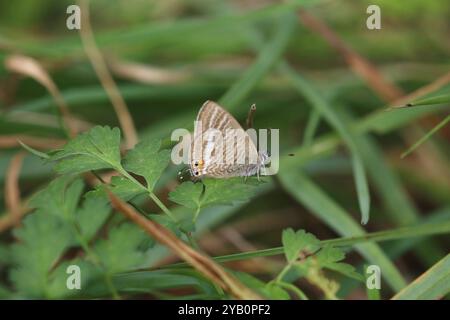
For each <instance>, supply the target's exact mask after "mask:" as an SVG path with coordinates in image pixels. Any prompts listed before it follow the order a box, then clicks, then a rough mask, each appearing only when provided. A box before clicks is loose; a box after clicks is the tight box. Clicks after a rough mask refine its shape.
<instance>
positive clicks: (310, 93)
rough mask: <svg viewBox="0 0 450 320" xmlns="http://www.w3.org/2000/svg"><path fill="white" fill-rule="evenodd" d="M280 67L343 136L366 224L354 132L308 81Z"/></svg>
mask: <svg viewBox="0 0 450 320" xmlns="http://www.w3.org/2000/svg"><path fill="white" fill-rule="evenodd" d="M280 69H281V70H282V71H283V72H284V73H285V74H287V75H288V76H289V78H290V80H291V81H292V84H293V85H294V88H295V89H297V90H298V91H299V92H300V94H302V95H303V96H305V98H306V99H307V100H308V101H309V102H310V104H311V105H312V106H313V107H314V109H316V110H317V111H318V112H320V114H321V116H322V117H323V118H325V119H326V120H327V121H328V123H329V124H330V125H332V126H333V127H334V128H335V129H336V131H337V132H338V133H339V135H340V136H341V137H342V138H343V140H344V141H345V143H346V145H347V146H348V147H349V149H350V152H351V153H352V162H353V175H354V179H355V184H356V190H357V195H358V202H359V207H360V210H361V223H362V224H366V223H367V222H368V220H369V211H370V193H369V187H368V182H367V177H366V172H365V169H364V164H363V162H362V160H361V155H360V152H359V150H358V148H357V147H356V145H355V142H354V139H355V138H354V134H353V132H352V131H351V130H350V128H348V126H347V125H346V124H345V123H344V122H343V121H342V120H341V119H340V117H339V115H338V113H337V112H336V111H335V110H334V109H333V108H332V107H331V106H330V105H329V103H328V102H327V101H326V100H325V99H323V98H322V96H321V95H320V94H319V93H318V92H317V91H316V90H315V89H314V87H313V86H311V85H310V84H309V83H308V81H306V80H305V79H304V78H303V77H301V76H300V75H299V74H297V73H296V72H295V71H293V70H292V69H291V68H290V67H289V65H288V64H286V63H283V64H281V66H280Z"/></svg>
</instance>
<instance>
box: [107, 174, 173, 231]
mask: <svg viewBox="0 0 450 320" xmlns="http://www.w3.org/2000/svg"><path fill="white" fill-rule="evenodd" d="M115 169H116V170H117V171H118V172H119V173H120V174H121V175H123V176H124V177H125V178H127V179H128V180H130V181H131V182H133V183H134V184H135V185H137V186H138V187H139V188H141V189H142V190H144V191H145V192H147V193H148V195H149V196H150V198H151V199H152V200H153V201H154V202H155V203H156V205H157V206H158V207H159V208H160V209H161V210H162V211H163V212H164V213H165V214H167V216H168V217H169V218H171V219H172V220H173V221H174V222H175V223H177V222H178V220H177V219H176V218H175V216H174V215H173V213H172V212H171V211H170V210H169V208H167V207H166V205H165V204H164V203H163V202H162V201H161V200H159V198H158V197H157V196H156V195H155V194H154V193H153V192H152V191H151V190H150V189H148V188H146V187H144V186H143V185H142V184H141V183H140V182H139V181H137V180H136V179H135V178H133V176H132V175H130V174H129V173H128V172H127V171H126V170H125V169H124V168H122V167H116V168H115Z"/></svg>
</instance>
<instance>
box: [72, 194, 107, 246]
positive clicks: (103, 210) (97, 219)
mask: <svg viewBox="0 0 450 320" xmlns="http://www.w3.org/2000/svg"><path fill="white" fill-rule="evenodd" d="M110 211H111V208H110V207H109V205H108V204H107V203H106V202H104V201H99V200H98V199H95V198H92V197H87V198H86V199H85V200H84V201H83V204H82V207H81V208H79V209H78V210H77V212H76V218H77V223H78V226H79V228H80V233H81V235H82V236H83V237H84V238H85V239H86V240H88V241H89V240H91V239H92V237H94V236H95V234H96V233H97V231H98V229H100V227H101V226H102V225H103V224H104V223H105V221H106V218H107V217H108V215H109V213H110Z"/></svg>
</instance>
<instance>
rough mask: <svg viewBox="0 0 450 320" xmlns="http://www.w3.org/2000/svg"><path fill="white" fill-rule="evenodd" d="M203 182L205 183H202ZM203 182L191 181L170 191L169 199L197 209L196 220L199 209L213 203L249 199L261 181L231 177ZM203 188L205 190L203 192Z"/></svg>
mask: <svg viewBox="0 0 450 320" xmlns="http://www.w3.org/2000/svg"><path fill="white" fill-rule="evenodd" d="M202 183H203V184H202ZM202 183H199V182H197V183H193V182H191V181H187V182H184V183H182V184H180V185H179V186H178V187H177V188H176V189H175V190H174V191H172V192H170V193H169V199H170V200H171V201H173V202H175V203H178V204H180V205H182V206H185V207H187V208H189V209H194V210H196V213H195V215H194V220H196V217H197V215H198V213H199V210H200V209H202V208H204V207H207V206H212V205H233V204H235V203H238V202H243V201H248V200H250V199H251V197H252V196H253V195H254V193H255V192H256V186H257V185H258V184H259V183H260V182H257V181H256V178H250V179H248V180H247V181H246V182H244V181H243V178H239V177H238V178H230V179H204V180H203V181H202ZM203 188H204V190H205V192H204V193H203Z"/></svg>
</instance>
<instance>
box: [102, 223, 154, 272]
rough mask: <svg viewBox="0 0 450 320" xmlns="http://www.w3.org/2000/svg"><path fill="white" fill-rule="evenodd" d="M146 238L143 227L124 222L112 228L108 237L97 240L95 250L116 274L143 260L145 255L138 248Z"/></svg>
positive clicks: (104, 263)
mask: <svg viewBox="0 0 450 320" xmlns="http://www.w3.org/2000/svg"><path fill="white" fill-rule="evenodd" d="M145 238H146V237H145V236H144V233H143V231H142V230H141V229H139V228H138V227H136V226H135V225H132V224H129V223H124V224H122V225H120V226H118V227H116V228H114V229H112V230H111V231H110V232H109V235H108V239H104V240H100V241H99V242H97V244H96V245H95V246H94V250H95V252H96V253H97V256H98V257H99V258H100V260H101V261H102V265H103V266H104V267H105V269H106V270H107V272H108V273H110V274H114V273H118V272H121V271H126V270H129V269H131V268H136V267H138V266H139V264H140V263H142V262H143V259H144V255H143V253H142V252H140V251H139V250H138V249H139V246H140V245H141V243H142V242H143V241H144V240H145Z"/></svg>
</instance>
